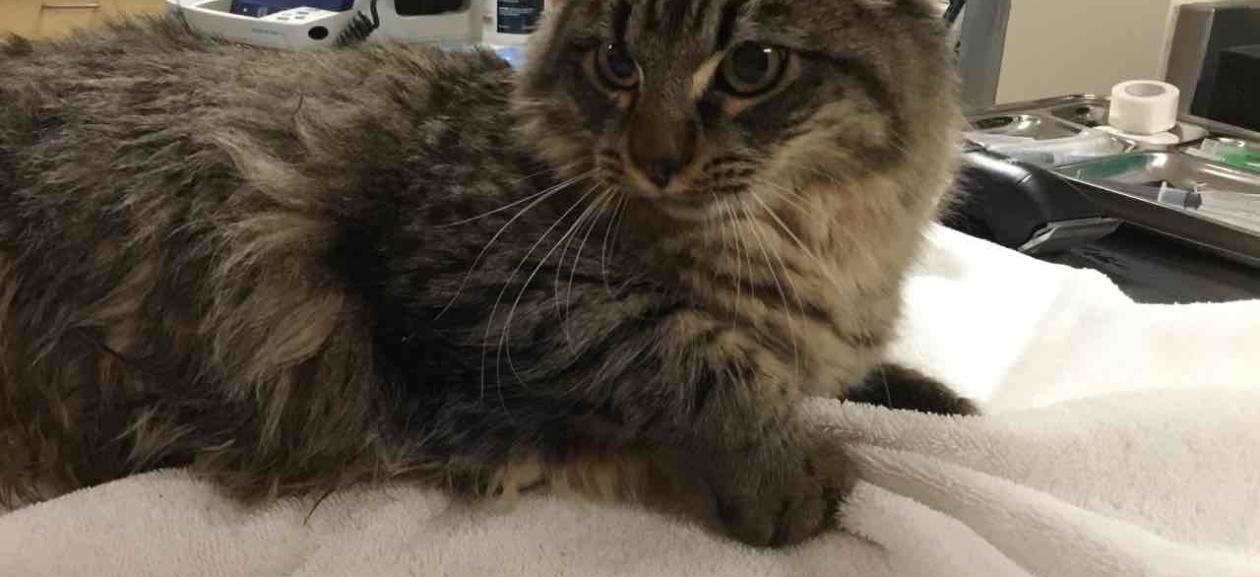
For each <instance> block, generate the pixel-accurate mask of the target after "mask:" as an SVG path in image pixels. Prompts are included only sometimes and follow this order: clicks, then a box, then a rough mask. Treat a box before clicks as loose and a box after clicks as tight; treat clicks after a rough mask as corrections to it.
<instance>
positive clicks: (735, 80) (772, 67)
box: [720, 42, 791, 98]
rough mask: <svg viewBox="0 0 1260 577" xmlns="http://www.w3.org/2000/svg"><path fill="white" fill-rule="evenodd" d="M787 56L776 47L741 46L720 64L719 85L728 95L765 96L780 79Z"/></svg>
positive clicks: (751, 44) (788, 55)
mask: <svg viewBox="0 0 1260 577" xmlns="http://www.w3.org/2000/svg"><path fill="white" fill-rule="evenodd" d="M790 56H791V54H790V53H789V52H788V51H787V50H786V49H783V48H779V47H777V46H766V45H764V44H757V43H754V42H745V43H743V44H740V45H738V46H736V47H735V49H734V50H731V51H730V52H729V53H727V55H726V58H725V59H724V60H723V61H722V69H721V72H720V73H721V80H722V85H723V87H724V88H725V90H726V91H727V92H730V93H731V94H734V95H736V96H741V97H745V98H747V97H752V96H759V95H761V94H765V93H767V92H769V91H771V90H773V89H774V88H775V87H776V86H778V85H779V82H780V81H781V80H783V76H784V73H785V72H787V68H788V58H789V57H790Z"/></svg>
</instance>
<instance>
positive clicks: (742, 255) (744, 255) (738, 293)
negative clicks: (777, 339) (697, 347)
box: [722, 199, 752, 324]
mask: <svg viewBox="0 0 1260 577" xmlns="http://www.w3.org/2000/svg"><path fill="white" fill-rule="evenodd" d="M722 207H723V209H725V210H726V212H727V214H729V215H730V216H731V218H730V220H729V221H727V223H728V224H729V225H730V228H731V237H732V238H734V239H735V241H734V243H732V244H734V246H735V307H734V309H733V310H732V312H731V317H732V319H733V321H734V322H735V324H739V314H738V313H737V312H735V311H738V310H740V309H743V307H744V304H743V303H744V264H745V262H747V263H748V265H749V275H750V278H751V274H752V262H751V261H749V260H748V245H747V244H745V243H744V239H743V238H742V237H740V236H739V229H738V228H736V225H735V223H736V222H737V221H738V220H739V216H738V215H736V214H735V208H734V206H733V205H732V203H731V201H729V200H725V199H724V200H723V201H722Z"/></svg>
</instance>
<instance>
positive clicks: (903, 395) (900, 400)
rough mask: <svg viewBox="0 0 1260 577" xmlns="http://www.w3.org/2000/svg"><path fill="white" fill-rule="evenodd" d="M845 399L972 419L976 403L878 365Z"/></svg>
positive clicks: (898, 368)
mask: <svg viewBox="0 0 1260 577" xmlns="http://www.w3.org/2000/svg"><path fill="white" fill-rule="evenodd" d="M844 399H845V400H846V401H852V402H855V403H865V404H870V405H879V406H882V407H887V408H890V409H904V410H909V411H918V412H921V413H933V414H938V415H975V414H979V412H980V411H979V409H978V408H977V407H976V405H975V403H973V402H971V401H970V400H968V399H966V398H963V397H961V396H959V395H958V393H955V392H954V391H952V390H950V389H949V387H947V386H945V385H944V384H943V383H941V382H939V381H937V380H935V379H933V378H931V377H929V376H927V375H924V374H923V373H920V372H918V371H915V370H913V369H907V368H905V367H901V366H898V365H895V364H885V365H881V366H880V367H878V368H877V369H875V370H874V371H872V372H871V373H870V375H868V376H867V377H866V379H865V380H863V381H862V382H861V383H858V384H857V385H854V386H852V387H849V388H847V389H846V390H845V392H844Z"/></svg>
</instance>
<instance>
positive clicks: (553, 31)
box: [518, 0, 954, 217]
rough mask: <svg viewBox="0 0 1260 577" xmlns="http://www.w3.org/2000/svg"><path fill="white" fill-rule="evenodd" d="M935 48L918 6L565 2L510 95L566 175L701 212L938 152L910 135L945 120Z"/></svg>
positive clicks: (828, 1) (855, 1) (903, 2)
mask: <svg viewBox="0 0 1260 577" xmlns="http://www.w3.org/2000/svg"><path fill="white" fill-rule="evenodd" d="M944 52H945V50H944V49H943V42H942V38H941V34H940V27H939V26H938V23H937V16H936V15H935V14H934V13H933V12H932V11H931V10H930V9H929V8H928V7H927V5H926V2H924V1H922V0H808V1H806V0H565V1H564V2H563V3H561V4H560V6H559V7H558V9H557V10H556V11H554V13H553V14H552V15H551V17H550V19H549V22H548V25H547V26H546V27H545V28H544V31H543V32H541V33H540V37H539V38H537V39H536V44H535V46H534V50H533V53H532V55H531V60H530V65H529V68H528V70H527V71H526V73H525V75H524V78H523V80H522V82H521V87H520V90H519V93H518V96H519V98H518V101H519V102H520V106H521V108H522V112H523V114H525V118H526V120H527V122H526V130H527V134H528V138H530V139H531V141H532V142H533V143H535V144H536V145H537V146H538V148H539V150H540V151H541V152H542V154H543V155H544V156H545V157H547V159H548V160H549V161H551V162H552V163H554V164H555V165H556V166H557V167H558V168H559V169H560V170H561V171H562V173H563V174H565V175H566V176H577V175H589V176H590V177H591V178H593V179H595V180H596V181H597V182H600V183H604V184H606V185H608V186H610V187H614V188H617V189H618V190H619V191H620V192H624V193H626V194H629V195H630V196H631V197H633V198H639V199H644V200H646V201H647V202H649V203H653V204H656V205H658V206H660V207H661V208H662V209H664V210H666V211H668V212H670V213H671V214H674V215H676V216H684V217H686V216H691V217H695V216H705V215H712V214H714V211H715V210H716V209H715V207H716V206H718V205H719V204H721V203H719V202H718V201H720V200H733V201H737V200H738V199H741V198H743V197H744V196H747V193H748V192H749V191H751V190H757V189H763V190H769V189H773V190H780V189H782V190H787V189H790V190H797V189H799V188H801V187H802V185H803V183H808V182H810V181H817V180H820V179H822V180H830V181H833V182H853V181H856V180H860V179H862V178H868V177H870V176H872V175H877V174H878V173H879V172H880V171H883V170H896V169H897V166H898V165H899V164H901V163H902V162H904V161H905V160H906V159H907V158H908V157H909V156H911V155H914V154H916V153H919V152H924V153H927V154H933V155H939V153H940V150H939V149H940V148H941V146H942V143H941V142H939V141H940V140H941V139H940V138H934V139H933V138H927V139H926V140H925V139H924V138H918V137H916V131H917V132H918V133H924V130H923V128H922V126H919V125H922V124H924V123H935V124H938V125H942V126H944V125H948V126H952V122H953V119H952V117H951V115H952V114H954V108H953V102H952V98H951V97H952V89H953V86H952V83H951V78H952V77H951V76H950V74H949V72H948V70H947V66H948V65H947V60H946V58H945V57H944V56H943V55H944ZM919 141H923V142H922V143H920V142H919ZM929 141H930V142H929ZM919 146H929V147H935V149H933V150H925V151H919V150H916V147H919ZM785 194H786V192H785ZM925 194H930V195H935V194H939V191H931V192H926V193H925ZM763 195H764V192H763Z"/></svg>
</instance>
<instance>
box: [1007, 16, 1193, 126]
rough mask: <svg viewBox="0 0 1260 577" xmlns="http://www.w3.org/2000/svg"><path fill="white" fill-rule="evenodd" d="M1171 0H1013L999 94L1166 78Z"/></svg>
mask: <svg viewBox="0 0 1260 577" xmlns="http://www.w3.org/2000/svg"><path fill="white" fill-rule="evenodd" d="M1172 1H1173V0H1011V18H1010V24H1009V25H1008V27H1007V31H1006V50H1005V52H1004V55H1003V62H1002V76H1001V81H1000V82H999V84H998V91H997V102H998V103H1006V102H1016V101H1020V100H1033V99H1037V98H1046V97H1051V96H1062V95H1065V94H1080V93H1095V94H1099V93H1101V94H1108V93H1110V91H1111V87H1112V86H1114V85H1115V84H1117V83H1119V82H1122V81H1125V80H1131V79H1137V78H1162V77H1163V64H1162V59H1163V54H1164V51H1165V48H1164V46H1165V40H1164V37H1165V29H1166V28H1167V25H1168V18H1169V12H1170V6H1171V4H1172Z"/></svg>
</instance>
